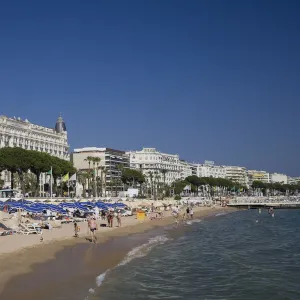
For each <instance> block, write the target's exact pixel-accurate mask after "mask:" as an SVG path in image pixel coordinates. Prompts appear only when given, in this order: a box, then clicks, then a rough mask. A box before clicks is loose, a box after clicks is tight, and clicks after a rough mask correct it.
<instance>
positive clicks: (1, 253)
mask: <svg viewBox="0 0 300 300" xmlns="http://www.w3.org/2000/svg"><path fill="white" fill-rule="evenodd" d="M223 211H224V212H231V211H235V209H232V208H227V207H226V208H224V207H215V208H212V207H198V208H196V209H195V210H194V212H195V215H194V217H195V218H203V217H208V216H212V215H216V214H218V213H221V212H223ZM174 222H175V220H174V218H173V217H172V216H171V212H169V211H168V212H165V216H164V218H163V219H155V220H149V219H147V218H146V219H145V220H144V221H143V222H140V221H138V220H137V219H136V218H135V217H134V216H133V217H124V218H123V219H122V227H121V228H118V227H113V228H109V227H100V228H98V230H97V237H98V243H99V244H100V245H102V246H101V248H102V250H103V249H104V248H105V247H104V245H105V244H107V243H105V242H109V241H111V240H112V239H116V238H117V237H126V236H130V235H133V234H136V233H142V232H147V231H149V230H150V229H155V228H156V227H157V228H159V227H163V226H167V225H170V224H173V223H174ZM100 223H105V221H100ZM79 224H80V228H81V230H80V237H79V238H74V237H73V235H74V231H73V224H66V225H63V227H62V228H58V229H53V230H44V233H43V238H44V242H43V243H41V242H40V236H39V235H13V236H5V237H1V238H0V268H1V273H0V298H1V299H2V297H4V298H3V299H18V295H20V294H22V295H23V296H24V297H22V299H38V298H35V297H36V296H37V294H34V295H33V294H31V292H30V291H29V290H28V286H30V282H27V281H26V280H25V281H24V279H25V278H26V277H27V275H26V276H24V274H26V273H34V272H32V271H33V270H35V267H36V266H40V265H43V264H44V263H46V262H51V261H52V262H53V261H57V262H58V255H57V254H58V253H60V252H62V251H63V250H64V249H69V250H68V251H72V249H73V250H74V249H75V248H74V246H76V247H77V248H76V249H77V250H74V251H79V252H78V253H81V252H80V251H81V250H80V249H81V248H80V245H83V246H84V247H85V245H87V244H90V245H92V244H91V243H90V242H89V241H88V240H87V239H86V238H87V237H89V235H88V231H87V223H86V222H84V223H83V222H82V223H79ZM98 224H99V222H98ZM123 242H124V241H123ZM103 243H105V244H103ZM125 248H126V247H125ZM125 248H124V249H123V251H121V250H120V251H115V252H114V254H113V255H111V256H110V258H109V259H107V260H105V259H104V260H103V259H102V260H101V266H97V267H99V268H100V267H101V269H108V268H110V267H111V266H113V265H115V264H117V263H118V261H120V260H121V259H122V256H123V255H124V253H123V252H124V251H127V249H125ZM74 251H73V252H74ZM91 251H95V249H94V250H91ZM73 252H72V253H73ZM108 252H109V251H108ZM70 253H71V252H70ZM106 253H107V252H106ZM111 254H112V253H111ZM72 255H73V254H72ZM84 255H85V256H86V254H84ZM103 255H106V254H105V253H102V257H103ZM78 257H79V258H80V257H81V254H80V255H78ZM63 261H64V259H62V263H63ZM92 267H93V266H92V265H91V266H90V268H92ZM16 276H17V277H18V278H19V280H18V281H17V282H19V284H18V285H16V284H15V283H16V282H15V281H14V283H12V279H13V280H15V278H16ZM33 276H34V274H33ZM22 278H23V280H22ZM25 282H26V284H25ZM1 293H2V294H1ZM26 295H27V296H26ZM40 296H41V295H40ZM8 297H11V298H8ZM30 297H31V298H30Z"/></svg>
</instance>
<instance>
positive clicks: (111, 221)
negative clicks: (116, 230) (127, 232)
mask: <svg viewBox="0 0 300 300" xmlns="http://www.w3.org/2000/svg"><path fill="white" fill-rule="evenodd" d="M113 226H114V213H113V212H112V211H111V212H110V227H113Z"/></svg>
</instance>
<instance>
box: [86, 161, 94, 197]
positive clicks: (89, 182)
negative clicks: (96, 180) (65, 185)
mask: <svg viewBox="0 0 300 300" xmlns="http://www.w3.org/2000/svg"><path fill="white" fill-rule="evenodd" d="M93 159H94V157H93V156H88V157H87V158H86V159H85V161H87V162H88V164H89V174H90V173H91V162H92V161H93ZM90 184H91V180H90V176H89V177H88V194H89V195H90Z"/></svg>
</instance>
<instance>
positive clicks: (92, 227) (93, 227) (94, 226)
mask: <svg viewBox="0 0 300 300" xmlns="http://www.w3.org/2000/svg"><path fill="white" fill-rule="evenodd" d="M90 230H91V233H92V243H96V242H97V237H96V235H95V231H96V230H97V223H96V218H92V219H91V222H90Z"/></svg>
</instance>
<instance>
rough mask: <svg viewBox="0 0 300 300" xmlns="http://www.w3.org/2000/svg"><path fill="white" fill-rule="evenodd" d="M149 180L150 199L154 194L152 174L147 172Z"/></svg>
mask: <svg viewBox="0 0 300 300" xmlns="http://www.w3.org/2000/svg"><path fill="white" fill-rule="evenodd" d="M149 179H150V191H151V192H150V197H151V198H152V195H153V192H154V188H153V172H152V171H150V172H149Z"/></svg>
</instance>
